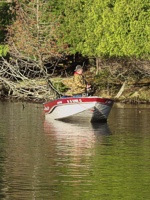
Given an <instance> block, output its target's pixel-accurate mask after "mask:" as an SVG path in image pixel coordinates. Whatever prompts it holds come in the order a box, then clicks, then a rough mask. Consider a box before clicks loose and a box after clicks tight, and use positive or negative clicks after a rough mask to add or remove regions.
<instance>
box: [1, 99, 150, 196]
mask: <svg viewBox="0 0 150 200" xmlns="http://www.w3.org/2000/svg"><path fill="white" fill-rule="evenodd" d="M24 106H25V108H24V109H23V106H22V103H6V102H0V199H1V200H34V199H39V200H57V199H58V200H74V199H75V200H99V199H100V200H118V199H121V200H149V199H150V106H148V105H138V106H133V105H123V104H115V105H114V107H113V109H112V111H111V114H110V116H109V119H108V122H107V123H104V124H90V123H85V122H82V120H80V122H79V123H78V124H69V123H63V122H58V121H55V122H48V121H45V119H44V113H43V106H42V105H37V104H30V103H26V104H24Z"/></svg>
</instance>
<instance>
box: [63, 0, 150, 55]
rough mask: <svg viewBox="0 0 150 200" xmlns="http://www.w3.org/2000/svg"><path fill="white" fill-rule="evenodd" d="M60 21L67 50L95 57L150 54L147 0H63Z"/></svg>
mask: <svg viewBox="0 0 150 200" xmlns="http://www.w3.org/2000/svg"><path fill="white" fill-rule="evenodd" d="M64 4H65V12H64V13H65V15H64V17H63V23H62V24H61V28H62V27H63V28H62V29H61V31H62V32H63V31H64V32H63V33H62V35H63V38H64V41H65V42H66V43H68V44H69V46H70V52H71V53H72V52H80V53H81V54H83V55H87V56H98V57H106V56H107V57H114V56H115V57H118V56H119V57H141V58H143V57H147V56H148V55H149V53H150V24H149V23H150V3H149V1H148V0H142V1H141V0H136V1H135V0H130V1H128V0H122V1H120V0H113V1H110V0H104V1H99V0H94V1H88V2H87V1H86V0H82V1H81V0H76V1H70V0H65V1H64Z"/></svg>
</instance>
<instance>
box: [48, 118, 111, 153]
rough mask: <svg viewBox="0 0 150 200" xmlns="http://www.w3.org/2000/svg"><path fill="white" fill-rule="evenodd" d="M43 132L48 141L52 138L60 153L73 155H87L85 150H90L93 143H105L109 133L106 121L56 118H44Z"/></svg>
mask: <svg viewBox="0 0 150 200" xmlns="http://www.w3.org/2000/svg"><path fill="white" fill-rule="evenodd" d="M44 132H45V133H46V135H47V136H49V137H48V138H49V139H50V140H51V141H50V143H51V142H52V140H53V144H54V143H55V145H56V146H57V150H58V149H59V150H61V151H60V152H61V154H63V155H68V154H71V155H73V156H77V154H80V155H83V154H84V155H85V154H86V155H88V152H87V151H88V150H89V149H90V152H91V148H94V146H95V145H103V144H106V140H107V138H108V137H109V135H110V134H111V132H110V129H109V127H108V124H107V123H90V122H89V123H88V122H84V121H80V122H78V123H66V122H62V121H56V120H53V121H48V120H45V122H44Z"/></svg>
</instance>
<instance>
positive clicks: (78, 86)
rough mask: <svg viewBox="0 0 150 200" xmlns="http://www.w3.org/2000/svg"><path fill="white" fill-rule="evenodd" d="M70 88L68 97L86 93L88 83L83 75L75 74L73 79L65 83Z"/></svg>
mask: <svg viewBox="0 0 150 200" xmlns="http://www.w3.org/2000/svg"><path fill="white" fill-rule="evenodd" d="M65 84H66V85H68V86H70V90H69V91H68V92H67V93H66V94H67V95H75V94H82V93H85V92H86V85H87V82H86V80H85V78H84V76H83V75H82V74H78V73H77V72H75V73H74V76H73V79H72V80H71V81H68V83H65Z"/></svg>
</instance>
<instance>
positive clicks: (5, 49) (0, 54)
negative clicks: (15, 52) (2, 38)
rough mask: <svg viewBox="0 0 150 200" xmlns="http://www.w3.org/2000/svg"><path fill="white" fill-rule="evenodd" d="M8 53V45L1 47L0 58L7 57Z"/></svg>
mask: <svg viewBox="0 0 150 200" xmlns="http://www.w3.org/2000/svg"><path fill="white" fill-rule="evenodd" d="M7 53H8V46H7V45H0V56H6V55H7Z"/></svg>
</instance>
